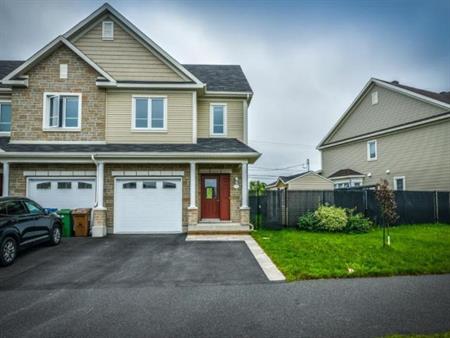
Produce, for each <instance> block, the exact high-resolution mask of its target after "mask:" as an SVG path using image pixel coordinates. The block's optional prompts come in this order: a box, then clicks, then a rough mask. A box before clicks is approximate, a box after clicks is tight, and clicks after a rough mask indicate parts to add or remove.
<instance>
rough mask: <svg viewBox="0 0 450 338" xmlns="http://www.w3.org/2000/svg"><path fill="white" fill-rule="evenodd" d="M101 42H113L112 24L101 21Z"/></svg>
mask: <svg viewBox="0 0 450 338" xmlns="http://www.w3.org/2000/svg"><path fill="white" fill-rule="evenodd" d="M102 40H114V22H112V21H103V23H102Z"/></svg>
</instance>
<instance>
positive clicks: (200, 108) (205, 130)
mask: <svg viewBox="0 0 450 338" xmlns="http://www.w3.org/2000/svg"><path fill="white" fill-rule="evenodd" d="M211 103H226V104H227V135H226V137H230V138H237V139H239V140H241V141H243V140H244V104H243V101H242V100H233V99H228V100H227V99H222V98H217V99H204V98H200V99H199V100H198V103H197V121H198V125H197V136H198V137H211V135H210V128H209V114H210V110H209V109H210V105H211Z"/></svg>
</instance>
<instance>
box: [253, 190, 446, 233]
mask: <svg viewBox="0 0 450 338" xmlns="http://www.w3.org/2000/svg"><path fill="white" fill-rule="evenodd" d="M395 199H396V202H397V213H398V215H399V219H398V222H397V223H398V224H417V223H434V222H440V223H450V192H444V191H396V192H395ZM321 204H330V205H336V206H338V207H342V208H349V209H353V208H355V209H356V211H357V212H361V213H363V214H364V215H365V216H366V217H368V218H370V219H371V220H372V221H373V222H375V223H376V224H379V223H380V222H381V215H380V212H379V208H378V205H377V201H376V198H375V191H373V190H334V191H282V190H280V191H266V192H265V194H264V195H263V196H250V208H251V219H252V221H253V222H254V224H255V223H256V225H262V226H267V227H271V226H292V227H295V226H296V225H297V223H298V218H299V217H300V216H302V215H303V214H305V213H307V212H310V211H314V210H316V209H317V208H318V207H319V205H321ZM255 221H256V222H255Z"/></svg>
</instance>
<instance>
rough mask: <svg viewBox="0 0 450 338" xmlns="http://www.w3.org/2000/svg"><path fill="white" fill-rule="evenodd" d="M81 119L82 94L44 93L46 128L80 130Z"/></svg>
mask: <svg viewBox="0 0 450 338" xmlns="http://www.w3.org/2000/svg"><path fill="white" fill-rule="evenodd" d="M80 119H81V94H78V93H45V94H44V129H47V130H52V129H57V130H61V129H62V130H65V129H67V130H80V125H81V123H80Z"/></svg>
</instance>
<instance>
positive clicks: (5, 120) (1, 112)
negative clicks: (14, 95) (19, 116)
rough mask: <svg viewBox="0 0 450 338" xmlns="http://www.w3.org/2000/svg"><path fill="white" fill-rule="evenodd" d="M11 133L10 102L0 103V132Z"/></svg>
mask: <svg viewBox="0 0 450 338" xmlns="http://www.w3.org/2000/svg"><path fill="white" fill-rule="evenodd" d="M10 131H11V102H6V101H0V132H3V133H9V132H10Z"/></svg>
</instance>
